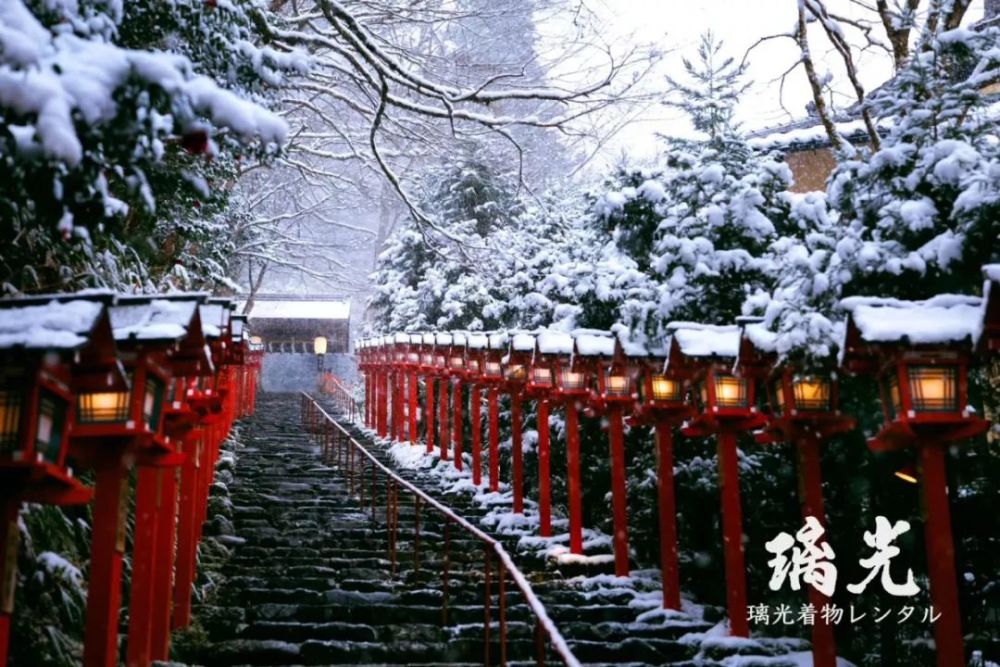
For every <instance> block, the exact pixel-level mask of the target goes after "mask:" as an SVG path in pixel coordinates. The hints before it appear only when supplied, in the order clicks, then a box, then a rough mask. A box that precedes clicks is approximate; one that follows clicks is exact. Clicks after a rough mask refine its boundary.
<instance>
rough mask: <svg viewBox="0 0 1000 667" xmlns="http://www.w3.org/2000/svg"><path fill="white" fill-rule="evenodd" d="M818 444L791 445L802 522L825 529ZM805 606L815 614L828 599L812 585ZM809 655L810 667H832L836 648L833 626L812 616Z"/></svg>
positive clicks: (812, 441) (802, 441) (812, 440)
mask: <svg viewBox="0 0 1000 667" xmlns="http://www.w3.org/2000/svg"><path fill="white" fill-rule="evenodd" d="M819 445H820V443H819V441H818V440H817V439H815V438H800V439H799V440H797V441H796V443H795V448H796V453H797V454H798V459H799V465H798V478H799V498H800V499H801V501H802V518H803V519H804V518H805V517H808V516H812V517H815V518H816V520H817V521H819V522H820V523H821V524H823V525H826V512H825V511H824V509H823V477H822V471H821V468H820V459H819ZM806 588H807V590H808V593H809V602H810V603H811V604H812V605H813V607H815V608H816V609H817V610H821V609H823V605H826V604H829V602H830V599H829V598H828V597H826V596H825V595H823V594H822V593H820V592H819V591H818V590H816V588H815V587H814V586H812V585H807V586H806ZM812 653H813V665H814V667H836V665H837V645H836V642H835V640H834V636H833V626H832V625H830V624H829V623H827V622H825V621H824V620H823V617H822V615H820V614H817V615H816V621H815V623H813V626H812Z"/></svg>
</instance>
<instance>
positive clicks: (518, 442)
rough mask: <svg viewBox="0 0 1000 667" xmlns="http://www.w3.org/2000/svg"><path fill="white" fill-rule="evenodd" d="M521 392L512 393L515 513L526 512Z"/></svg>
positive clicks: (512, 480) (511, 428)
mask: <svg viewBox="0 0 1000 667" xmlns="http://www.w3.org/2000/svg"><path fill="white" fill-rule="evenodd" d="M521 421H522V420H521V394H520V392H518V391H517V390H515V391H514V392H513V393H512V394H511V395H510V430H511V441H512V446H511V469H512V470H511V488H512V490H513V492H514V513H515V514H523V513H524V484H523V479H522V475H523V472H524V471H523V469H524V447H523V443H522V438H521V426H522V424H521Z"/></svg>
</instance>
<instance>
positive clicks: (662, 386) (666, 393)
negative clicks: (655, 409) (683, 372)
mask: <svg viewBox="0 0 1000 667" xmlns="http://www.w3.org/2000/svg"><path fill="white" fill-rule="evenodd" d="M649 387H650V396H651V397H652V399H653V400H654V401H679V400H681V383H680V382H678V381H677V380H674V379H672V378H668V377H667V376H666V375H660V374H655V375H653V376H652V377H651V378H650V379H649Z"/></svg>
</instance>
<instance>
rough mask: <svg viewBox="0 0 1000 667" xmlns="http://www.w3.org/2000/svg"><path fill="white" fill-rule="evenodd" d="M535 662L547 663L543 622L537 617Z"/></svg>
mask: <svg viewBox="0 0 1000 667" xmlns="http://www.w3.org/2000/svg"><path fill="white" fill-rule="evenodd" d="M535 664H536V665H538V667H543V666H544V665H545V633H544V632H542V622H541V621H540V620H538V618H537V617H536V618H535Z"/></svg>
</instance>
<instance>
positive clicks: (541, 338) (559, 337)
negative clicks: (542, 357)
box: [535, 329, 573, 355]
mask: <svg viewBox="0 0 1000 667" xmlns="http://www.w3.org/2000/svg"><path fill="white" fill-rule="evenodd" d="M535 340H536V341H537V343H538V351H539V352H540V353H541V354H567V355H569V354H573V337H572V336H571V335H569V334H568V333H565V332H563V331H551V330H548V329H546V330H543V331H540V332H538V336H537V337H536V339H535Z"/></svg>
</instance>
